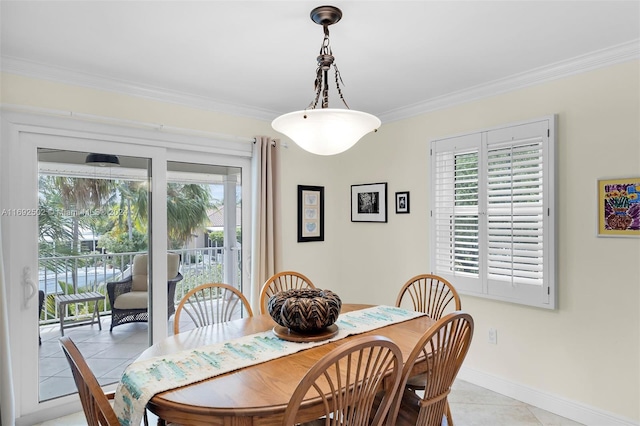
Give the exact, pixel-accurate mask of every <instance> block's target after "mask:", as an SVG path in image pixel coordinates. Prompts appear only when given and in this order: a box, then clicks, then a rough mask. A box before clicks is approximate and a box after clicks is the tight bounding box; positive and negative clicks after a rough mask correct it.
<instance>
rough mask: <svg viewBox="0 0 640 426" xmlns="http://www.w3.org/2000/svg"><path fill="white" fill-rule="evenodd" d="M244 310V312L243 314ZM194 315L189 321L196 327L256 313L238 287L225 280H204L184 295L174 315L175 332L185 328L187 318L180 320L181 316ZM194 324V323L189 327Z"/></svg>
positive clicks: (189, 316)
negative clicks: (213, 281) (224, 282)
mask: <svg viewBox="0 0 640 426" xmlns="http://www.w3.org/2000/svg"><path fill="white" fill-rule="evenodd" d="M243 310H244V314H246V315H243ZM183 313H184V314H185V315H184V317H185V318H189V319H191V322H190V323H189V322H187V324H189V325H191V326H195V327H204V326H205V325H209V324H217V323H222V322H227V321H231V320H233V319H238V318H242V317H243V316H250V317H252V316H253V311H252V310H251V306H250V304H249V301H248V300H247V298H246V297H245V296H244V294H242V293H241V292H240V291H239V290H238V289H236V288H234V287H232V286H230V285H228V284H222V283H208V284H202V285H199V286H198V287H196V288H194V289H193V290H191V291H189V292H188V293H187V294H185V295H184V297H183V298H182V300H180V303H179V304H178V307H177V308H176V315H175V316H174V318H173V333H174V334H178V333H180V329H181V328H185V325H186V324H184V323H185V321H183V323H182V324H181V323H180V318H181V317H182V316H183ZM189 328H194V327H189Z"/></svg>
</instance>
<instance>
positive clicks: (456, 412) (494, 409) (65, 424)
mask: <svg viewBox="0 0 640 426" xmlns="http://www.w3.org/2000/svg"><path fill="white" fill-rule="evenodd" d="M449 403H450V405H451V412H452V413H453V418H454V420H455V424H456V426H580V423H576V422H574V421H572V420H569V419H566V418H564V417H560V416H557V415H555V414H553V413H550V412H548V411H544V410H541V409H539V408H536V407H533V406H531V405H528V404H525V403H523V402H520V401H516V400H515V399H512V398H508V397H506V396H504V395H500V394H498V393H495V392H492V391H489V390H486V389H484V388H481V387H479V386H476V385H472V384H471V383H468V382H464V381H462V380H457V381H456V382H455V383H454V385H453V389H452V391H451V394H450V395H449ZM156 419H157V418H156V417H155V416H153V415H152V414H151V415H150V416H149V424H150V425H155V424H156ZM86 424H87V423H86V421H85V419H84V415H83V414H82V413H75V414H71V415H69V416H65V417H61V418H59V419H54V420H50V421H47V422H44V423H40V424H38V425H34V426H84V425H86ZM443 425H446V422H443Z"/></svg>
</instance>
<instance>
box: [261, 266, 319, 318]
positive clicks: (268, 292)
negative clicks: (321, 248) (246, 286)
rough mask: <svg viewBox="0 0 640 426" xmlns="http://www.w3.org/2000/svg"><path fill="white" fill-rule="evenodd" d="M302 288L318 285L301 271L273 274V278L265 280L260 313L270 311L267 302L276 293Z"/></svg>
mask: <svg viewBox="0 0 640 426" xmlns="http://www.w3.org/2000/svg"><path fill="white" fill-rule="evenodd" d="M301 288H316V286H314V285H313V283H312V282H311V280H310V279H309V278H307V277H306V276H304V275H302V274H301V273H300V272H295V271H283V272H278V273H277V274H275V275H273V276H271V278H269V279H268V280H267V281H265V283H264V285H263V286H262V289H261V290H260V313H261V314H266V313H268V310H267V304H268V303H269V298H270V297H271V296H273V295H274V294H276V293H279V292H281V291H285V290H293V289H301Z"/></svg>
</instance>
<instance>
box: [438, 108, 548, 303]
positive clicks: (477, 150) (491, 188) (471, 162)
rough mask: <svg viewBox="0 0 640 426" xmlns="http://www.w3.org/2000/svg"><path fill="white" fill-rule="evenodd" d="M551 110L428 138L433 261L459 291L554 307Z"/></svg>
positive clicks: (442, 274) (443, 275)
mask: <svg viewBox="0 0 640 426" xmlns="http://www.w3.org/2000/svg"><path fill="white" fill-rule="evenodd" d="M554 132H555V116H549V117H545V118H541V119H537V120H533V121H528V122H525V123H517V124H511V125H506V126H503V127H501V128H495V129H488V130H484V131H480V132H476V133H471V134H466V135H461V136H454V137H449V138H444V139H438V140H434V141H432V142H431V206H432V211H431V224H430V231H431V247H432V250H431V265H432V270H433V273H435V274H437V275H440V276H442V277H444V278H446V279H448V280H450V281H451V283H452V284H453V285H454V286H455V287H456V289H457V290H458V292H460V293H462V294H471V295H476V296H481V297H488V298H493V299H499V300H505V301H510V302H516V303H522V304H526V305H533V306H538V307H545V308H549V309H555V307H556V285H555V241H554V240H555V232H554V215H555V210H554V187H555V184H554V176H555V172H554V169H555V166H554V160H555V159H554V157H555V155H554V152H555V135H554Z"/></svg>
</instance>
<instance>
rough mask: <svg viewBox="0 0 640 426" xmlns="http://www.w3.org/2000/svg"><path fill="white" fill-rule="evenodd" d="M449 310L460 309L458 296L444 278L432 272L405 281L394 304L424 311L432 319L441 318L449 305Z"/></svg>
mask: <svg viewBox="0 0 640 426" xmlns="http://www.w3.org/2000/svg"><path fill="white" fill-rule="evenodd" d="M452 302H453V304H454V305H453V306H451V311H454V310H455V311H459V310H460V309H462V307H461V303H460V296H459V295H458V292H457V291H456V289H455V287H453V285H452V284H451V283H450V282H449V281H447V280H446V279H444V278H442V277H440V276H438V275H432V274H421V275H416V276H415V277H413V278H411V279H410V280H409V281H407V282H406V283H405V284H404V285H403V286H402V288H401V289H400V292H399V293H398V298H397V299H396V306H398V307H410V308H411V309H413V310H414V311H417V312H424V313H425V314H427V315H429V317H431V318H432V319H434V320H438V319H440V318H442V315H443V314H444V312H445V311H446V310H447V308H448V307H449V305H450V304H451V303H452Z"/></svg>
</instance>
